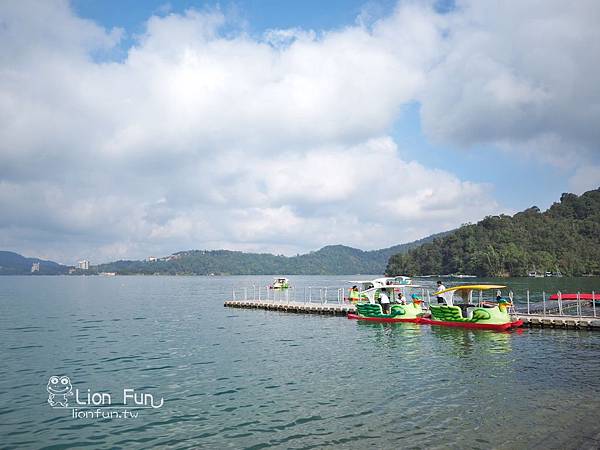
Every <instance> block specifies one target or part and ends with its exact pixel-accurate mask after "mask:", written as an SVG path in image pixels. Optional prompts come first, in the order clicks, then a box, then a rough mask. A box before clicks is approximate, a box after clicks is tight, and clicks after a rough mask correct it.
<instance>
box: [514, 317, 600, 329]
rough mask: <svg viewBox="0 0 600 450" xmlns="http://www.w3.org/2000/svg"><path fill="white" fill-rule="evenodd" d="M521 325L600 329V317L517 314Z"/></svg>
mask: <svg viewBox="0 0 600 450" xmlns="http://www.w3.org/2000/svg"><path fill="white" fill-rule="evenodd" d="M514 317H515V319H518V320H522V321H523V326H528V327H540V328H572V329H588V330H600V317H579V316H549V315H543V314H517V315H515V316H514Z"/></svg>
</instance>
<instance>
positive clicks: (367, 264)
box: [93, 234, 443, 275]
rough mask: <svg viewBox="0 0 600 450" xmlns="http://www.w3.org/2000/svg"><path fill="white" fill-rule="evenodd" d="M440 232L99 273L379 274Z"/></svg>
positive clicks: (184, 257) (131, 264) (113, 267)
mask: <svg viewBox="0 0 600 450" xmlns="http://www.w3.org/2000/svg"><path fill="white" fill-rule="evenodd" d="M442 235H443V234H437V235H434V236H429V237H427V238H425V239H421V240H419V241H414V242H410V243H407V244H401V245H396V246H393V247H389V248H385V249H381V250H372V251H362V250H359V249H356V248H352V247H346V246H344V245H329V246H326V247H323V248H322V249H320V250H318V251H315V252H310V253H307V254H304V255H297V256H291V257H287V256H282V255H279V256H277V255H271V254H268V253H243V252H235V251H229V250H212V251H209V250H190V251H185V252H178V253H174V254H173V255H171V256H168V257H165V258H160V259H158V260H157V261H116V262H112V263H108V264H101V265H99V266H97V267H94V268H93V269H94V270H95V271H98V272H116V273H118V274H123V275H126V274H147V275H151V274H161V275H162V274H165V275H169V274H170V275H175V274H181V275H183V274H188V275H208V274H219V275H220V274H230V275H278V274H281V275H346V274H358V273H363V274H380V273H383V271H384V270H385V267H386V264H387V262H388V260H389V258H390V256H392V255H394V254H396V253H402V252H406V251H408V250H410V249H411V248H414V247H416V246H418V245H420V244H422V243H424V242H428V241H431V240H433V239H434V238H435V237H438V236H442Z"/></svg>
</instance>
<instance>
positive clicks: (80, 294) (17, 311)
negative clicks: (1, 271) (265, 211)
mask: <svg viewBox="0 0 600 450" xmlns="http://www.w3.org/2000/svg"><path fill="white" fill-rule="evenodd" d="M291 278H292V282H293V283H294V284H295V285H297V286H299V287H306V286H346V287H347V286H348V284H347V283H345V284H344V280H347V279H348V277H291ZM269 281H270V277H121V276H117V277H0V342H1V343H2V347H1V349H2V365H1V366H0V447H2V448H51V449H64V448H85V447H89V448H123V449H125V448H127V449H130V448H151V447H162V448H177V449H184V448H215V449H223V448H252V449H259V448H294V449H309V448H376V449H381V448H428V449H429V448H457V449H458V448H461V449H463V448H482V449H486V448H500V449H512V448H540V449H541V448H582V447H583V448H586V447H587V448H598V447H599V446H600V420H599V417H598V416H599V413H600V332H590V331H585V330H579V331H575V330H559V329H522V330H517V331H512V332H507V333H498V332H491V331H482V330H464V329H455V328H444V327H430V326H420V325H415V324H377V323H362V322H357V321H353V320H348V319H346V318H344V317H332V316H319V315H304V314H286V313H279V312H271V311H262V310H244V309H230V308H224V307H223V302H224V301H225V300H226V299H229V298H230V297H231V290H232V288H233V287H235V286H242V285H249V284H252V283H254V284H256V285H262V286H264V285H266V284H267V283H268V282H269ZM552 282H553V283H557V282H558V281H556V280H553V281H552ZM563 283H566V284H568V283H569V281H568V280H564V281H563ZM53 375H57V376H63V375H66V376H68V377H70V379H71V381H72V385H73V388H74V389H79V391H80V393H85V392H87V390H88V389H89V390H90V393H94V392H104V393H110V394H111V395H112V397H114V399H115V400H118V401H120V400H121V397H122V391H123V389H125V388H131V389H134V390H135V391H136V392H140V393H151V394H153V395H154V396H155V397H156V398H160V397H162V398H164V405H163V406H162V407H161V408H157V409H152V408H146V409H136V410H135V411H137V413H138V416H137V417H136V418H131V417H127V418H104V419H103V418H89V417H88V418H73V417H72V411H71V410H70V409H55V408H52V407H51V406H50V405H49V404H48V401H47V400H48V392H47V391H46V385H47V383H48V379H49V378H50V377H51V376H53ZM69 401H70V404H69V406H72V405H73V404H74V401H75V400H74V398H72V397H71V398H69ZM83 410H84V411H85V410H86V409H85V408H83ZM119 411H122V410H119Z"/></svg>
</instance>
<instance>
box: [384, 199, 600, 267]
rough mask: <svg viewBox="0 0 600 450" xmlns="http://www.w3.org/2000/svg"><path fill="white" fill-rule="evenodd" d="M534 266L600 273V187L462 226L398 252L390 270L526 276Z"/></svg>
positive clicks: (390, 264) (392, 258)
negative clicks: (544, 206)
mask: <svg viewBox="0 0 600 450" xmlns="http://www.w3.org/2000/svg"><path fill="white" fill-rule="evenodd" d="M533 270H537V271H538V272H544V271H552V272H556V271H560V272H562V274H563V275H573V276H577V275H586V274H594V275H600V189H596V190H593V191H589V192H586V193H585V194H583V195H581V196H577V195H574V194H563V195H562V196H561V198H560V202H558V203H554V204H553V205H552V206H551V207H550V208H549V209H548V210H547V211H545V212H540V210H539V208H537V207H535V206H534V207H532V208H529V209H527V210H525V211H522V212H520V213H518V214H515V215H514V216H512V217H511V216H507V215H500V216H490V217H486V218H485V219H483V220H482V221H480V222H478V223H476V224H472V225H465V226H462V227H460V228H459V229H457V230H455V231H454V232H452V233H450V234H448V235H446V236H444V237H441V238H437V239H435V240H433V242H430V243H426V244H424V245H421V246H419V247H417V248H414V249H413V250H411V251H409V252H408V253H406V254H402V253H398V254H396V255H394V256H392V257H391V258H390V261H389V263H388V266H387V269H386V273H387V274H389V275H397V274H407V275H426V274H449V273H465V274H474V275H479V276H525V275H527V273H528V272H529V271H533Z"/></svg>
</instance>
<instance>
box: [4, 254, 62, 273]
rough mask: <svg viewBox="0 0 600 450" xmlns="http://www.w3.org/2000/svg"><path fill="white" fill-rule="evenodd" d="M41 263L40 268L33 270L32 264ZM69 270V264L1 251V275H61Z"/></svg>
mask: <svg viewBox="0 0 600 450" xmlns="http://www.w3.org/2000/svg"><path fill="white" fill-rule="evenodd" d="M33 263H39V265H40V266H39V270H38V271H37V272H34V273H32V272H31V265H32V264H33ZM68 271H69V268H68V267H67V266H63V265H61V264H58V263H55V262H53V261H45V260H43V259H38V258H26V257H25V256H22V255H19V254H18V253H14V252H5V251H0V275H61V274H65V273H67V272H68Z"/></svg>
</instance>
